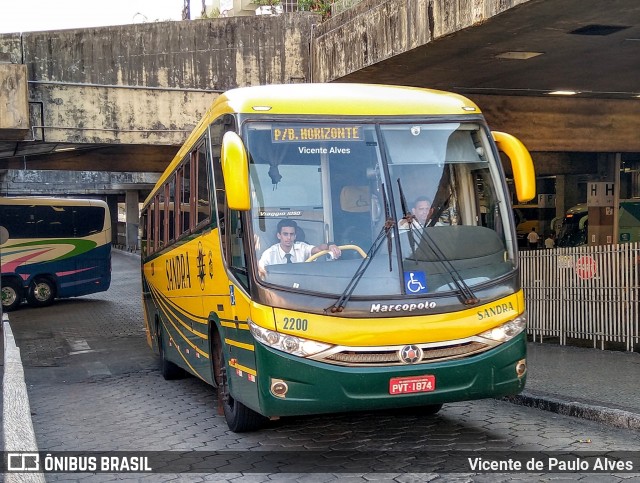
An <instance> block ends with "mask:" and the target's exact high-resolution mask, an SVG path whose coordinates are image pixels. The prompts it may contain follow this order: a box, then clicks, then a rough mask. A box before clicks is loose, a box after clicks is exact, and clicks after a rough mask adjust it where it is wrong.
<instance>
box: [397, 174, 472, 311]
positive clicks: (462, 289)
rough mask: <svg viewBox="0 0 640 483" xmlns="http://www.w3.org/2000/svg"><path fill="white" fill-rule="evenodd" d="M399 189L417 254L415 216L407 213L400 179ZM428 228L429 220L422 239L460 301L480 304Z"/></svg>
mask: <svg viewBox="0 0 640 483" xmlns="http://www.w3.org/2000/svg"><path fill="white" fill-rule="evenodd" d="M398 188H399V192H400V203H401V204H402V211H404V213H405V215H404V219H405V220H407V222H408V223H409V245H410V246H411V252H412V253H415V239H414V237H413V232H414V226H413V219H414V216H413V214H411V213H409V212H408V211H407V200H406V199H405V197H404V193H403V191H402V184H401V182H400V178H398ZM428 226H429V220H428V219H427V221H426V222H425V224H424V225H423V226H422V227H421V228H422V229H421V230H420V238H421V239H423V240H426V241H427V242H428V243H427V245H428V246H429V248H430V249H431V251H432V252H433V254H434V255H435V256H436V259H437V261H438V262H440V263H441V264H442V265H443V266H444V269H445V270H446V271H447V272H448V273H449V275H450V276H451V280H452V281H453V283H454V284H455V286H456V288H457V289H458V297H459V298H460V301H461V302H462V303H463V304H465V305H475V304H477V303H478V302H480V299H479V298H478V297H476V295H475V294H474V293H473V290H471V287H469V285H467V283H466V282H465V281H464V278H462V276H461V275H460V273H459V272H458V270H456V267H455V266H454V265H453V263H451V260H449V259H448V258H447V257H446V255H445V254H444V253H443V252H442V250H441V249H440V247H439V246H438V244H437V243H436V242H435V241H434V240H433V238H432V237H431V236H430V235H429V233H427V227H428ZM422 245H423V244H420V245H419V248H420V249H421V250H423V248H422Z"/></svg>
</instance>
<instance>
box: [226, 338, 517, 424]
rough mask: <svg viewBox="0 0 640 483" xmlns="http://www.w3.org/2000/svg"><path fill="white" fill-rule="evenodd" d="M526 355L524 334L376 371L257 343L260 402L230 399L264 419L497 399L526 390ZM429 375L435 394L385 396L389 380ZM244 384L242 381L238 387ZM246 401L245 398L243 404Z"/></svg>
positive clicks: (379, 368)
mask: <svg viewBox="0 0 640 483" xmlns="http://www.w3.org/2000/svg"><path fill="white" fill-rule="evenodd" d="M525 357H526V334H525V333H522V334H520V335H519V336H518V337H516V338H515V339H513V340H511V341H509V342H507V343H505V344H502V345H500V346H498V347H496V348H494V349H492V350H490V351H487V352H485V353H482V354H479V355H476V356H473V357H467V358H464V359H460V360H456V361H445V362H439V363H432V364H421V365H402V366H394V367H375V368H355V367H342V366H334V365H330V364H324V363H320V362H316V361H311V360H302V359H299V358H296V357H291V356H288V355H285V354H283V353H281V352H277V351H274V350H271V349H268V348H266V347H264V346H263V345H261V344H256V360H257V363H258V377H257V385H258V387H257V390H258V394H257V396H256V397H257V398H258V399H257V400H256V399H255V397H254V398H252V397H251V393H250V392H249V391H246V390H242V391H240V394H238V395H236V394H234V397H237V399H238V400H240V401H241V402H243V403H244V404H245V405H247V406H249V407H251V408H254V409H255V408H259V411H260V413H262V414H263V415H265V416H296V415H305V414H321V413H336V412H344V411H366V410H374V409H393V408H402V407H415V406H424V405H429V404H439V403H447V402H454V401H464V400H473V399H482V398H490V397H501V396H506V395H511V394H517V393H519V392H521V391H522V390H523V389H524V386H525V380H526V375H525V376H524V377H522V378H518V377H517V376H516V372H515V366H516V363H517V362H518V361H519V360H521V359H524V358H525ZM427 374H430V375H433V376H435V381H436V383H435V385H436V389H435V391H433V392H423V393H414V394H400V395H390V394H389V381H390V379H391V378H393V377H408V376H422V375H427ZM271 378H276V379H282V380H284V381H286V383H287V385H288V386H289V391H288V393H287V397H286V398H284V399H283V398H278V397H275V396H273V395H272V394H271V393H270V391H269V386H270V381H271ZM234 379H235V377H234ZM235 382H236V381H235V380H234V384H235ZM244 385H245V383H244V382H242V383H240V384H239V385H238V386H240V387H242V386H244ZM235 387H236V386H233V388H234V389H235ZM244 397H248V398H249V399H248V400H243V399H242V398H244Z"/></svg>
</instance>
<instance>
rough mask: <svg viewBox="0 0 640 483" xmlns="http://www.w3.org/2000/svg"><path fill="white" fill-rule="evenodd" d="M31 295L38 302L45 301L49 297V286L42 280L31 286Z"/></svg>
mask: <svg viewBox="0 0 640 483" xmlns="http://www.w3.org/2000/svg"><path fill="white" fill-rule="evenodd" d="M33 296H34V297H35V298H36V300H37V301H38V302H46V301H48V300H49V299H50V298H51V287H50V286H49V285H48V284H47V283H44V282H40V283H37V284H36V286H35V287H34V288H33Z"/></svg>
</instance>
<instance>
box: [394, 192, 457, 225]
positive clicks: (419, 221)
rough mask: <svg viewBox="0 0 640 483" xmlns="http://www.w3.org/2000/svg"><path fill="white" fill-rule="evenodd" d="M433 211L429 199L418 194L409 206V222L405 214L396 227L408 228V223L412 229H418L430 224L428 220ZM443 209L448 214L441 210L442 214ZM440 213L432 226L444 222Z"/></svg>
mask: <svg viewBox="0 0 640 483" xmlns="http://www.w3.org/2000/svg"><path fill="white" fill-rule="evenodd" d="M433 211H434V210H433V208H432V206H431V200H430V199H429V198H427V197H426V196H419V197H418V198H416V200H415V201H414V203H413V207H412V208H411V214H412V215H413V216H412V217H411V218H412V220H411V223H409V220H408V219H407V217H406V216H405V217H404V218H402V219H401V220H400V221H399V222H398V228H400V229H401V230H408V229H409V226H410V225H411V227H412V228H414V229H420V228H423V227H425V226H428V225H430V224H431V223H430V221H431V218H432V217H433V214H434V213H433ZM445 211H446V212H447V214H448V211H447V210H443V213H442V214H444V212H445ZM442 214H441V216H440V218H439V219H438V221H437V222H435V223H433V225H432V226H442V225H444V224H445V223H443V218H442ZM446 224H448V223H446Z"/></svg>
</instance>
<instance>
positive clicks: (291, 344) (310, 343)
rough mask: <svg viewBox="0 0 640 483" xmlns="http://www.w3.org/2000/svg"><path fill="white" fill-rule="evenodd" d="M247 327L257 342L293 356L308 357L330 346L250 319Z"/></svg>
mask: <svg viewBox="0 0 640 483" xmlns="http://www.w3.org/2000/svg"><path fill="white" fill-rule="evenodd" d="M249 329H250V330H251V334H252V335H253V337H255V338H256V340H258V341H259V342H261V343H263V344H264V345H266V346H268V347H272V348H274V349H277V350H280V351H283V352H286V353H288V354H292V355H294V356H300V357H309V356H312V355H314V354H317V353H318V352H322V351H325V350H327V349H329V348H331V347H332V346H331V345H330V344H325V343H324V342H317V341H315V340H309V339H303V338H302V337H296V336H293V335H290V334H281V333H280V332H276V331H274V330H268V329H263V328H262V327H259V326H257V325H256V324H254V323H253V322H252V321H249Z"/></svg>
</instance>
